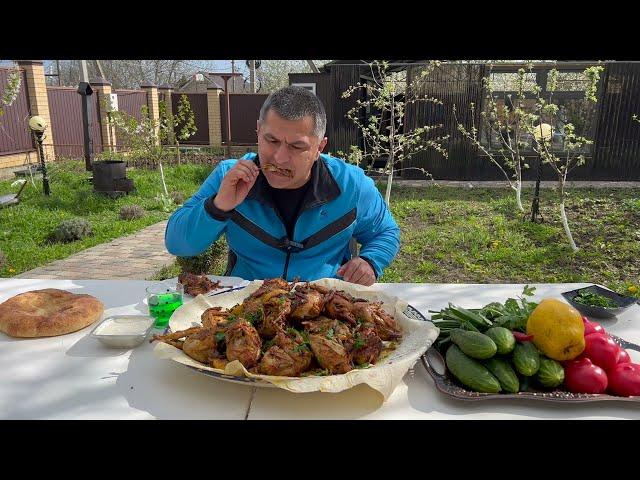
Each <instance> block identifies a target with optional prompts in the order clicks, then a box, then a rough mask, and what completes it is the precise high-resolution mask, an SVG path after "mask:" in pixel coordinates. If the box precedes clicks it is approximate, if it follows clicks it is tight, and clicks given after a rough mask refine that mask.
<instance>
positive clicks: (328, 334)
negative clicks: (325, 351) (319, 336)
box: [326, 328, 333, 339]
mask: <svg viewBox="0 0 640 480" xmlns="http://www.w3.org/2000/svg"><path fill="white" fill-rule="evenodd" d="M326 337H327V338H328V339H332V338H333V328H330V329H329V330H327V334H326Z"/></svg>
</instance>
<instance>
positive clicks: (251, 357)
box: [225, 320, 262, 368]
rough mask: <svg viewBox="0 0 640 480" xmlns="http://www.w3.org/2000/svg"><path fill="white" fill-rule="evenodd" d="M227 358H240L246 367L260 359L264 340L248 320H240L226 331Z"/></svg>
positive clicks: (251, 365) (231, 359) (232, 359)
mask: <svg viewBox="0 0 640 480" xmlns="http://www.w3.org/2000/svg"><path fill="white" fill-rule="evenodd" d="M225 341H226V343H227V352H226V353H227V359H228V360H229V361H234V360H239V361H240V363H242V365H244V367H245V368H251V367H253V366H254V365H256V364H257V363H258V360H259V359H260V354H261V352H260V347H261V346H262V340H261V339H260V335H259V334H258V331H257V330H256V329H255V328H254V327H253V325H251V324H250V323H249V322H247V321H246V320H239V321H237V322H235V323H233V325H231V326H230V327H229V328H228V329H227V331H226V333H225Z"/></svg>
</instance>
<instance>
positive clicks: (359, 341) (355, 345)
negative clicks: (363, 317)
mask: <svg viewBox="0 0 640 480" xmlns="http://www.w3.org/2000/svg"><path fill="white" fill-rule="evenodd" d="M355 339H356V341H355V342H354V343H353V348H362V347H364V346H365V344H366V343H365V341H364V340H363V339H362V337H361V336H360V334H358V333H356V337H355Z"/></svg>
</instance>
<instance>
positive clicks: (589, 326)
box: [582, 315, 606, 337]
mask: <svg viewBox="0 0 640 480" xmlns="http://www.w3.org/2000/svg"><path fill="white" fill-rule="evenodd" d="M582 321H583V322H584V336H585V337H586V336H587V335H590V334H592V333H606V332H605V331H604V328H602V326H601V325H600V324H599V323H596V322H592V321H590V320H589V319H588V318H587V317H585V316H584V315H583V316H582Z"/></svg>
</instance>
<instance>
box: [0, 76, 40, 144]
mask: <svg viewBox="0 0 640 480" xmlns="http://www.w3.org/2000/svg"><path fill="white" fill-rule="evenodd" d="M12 71H13V69H11V68H0V97H2V95H4V90H5V86H6V85H7V80H8V77H9V75H10V73H11V72H12ZM20 75H21V76H22V78H21V81H22V83H21V87H20V91H19V92H18V96H17V97H16V99H15V101H14V102H13V104H12V105H11V106H6V105H5V106H4V108H3V109H4V115H2V116H1V117H0V154H2V155H11V154H13V153H23V152H28V151H32V150H35V144H34V141H33V138H32V136H31V131H30V130H29V116H30V113H29V99H28V98H27V88H26V84H27V79H26V76H25V73H24V71H20Z"/></svg>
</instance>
